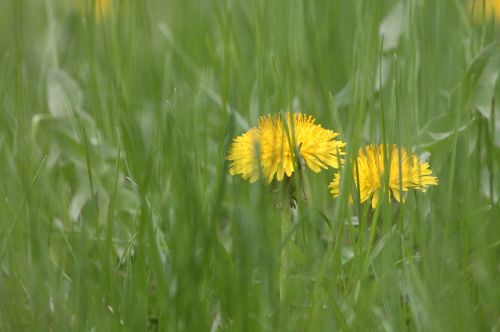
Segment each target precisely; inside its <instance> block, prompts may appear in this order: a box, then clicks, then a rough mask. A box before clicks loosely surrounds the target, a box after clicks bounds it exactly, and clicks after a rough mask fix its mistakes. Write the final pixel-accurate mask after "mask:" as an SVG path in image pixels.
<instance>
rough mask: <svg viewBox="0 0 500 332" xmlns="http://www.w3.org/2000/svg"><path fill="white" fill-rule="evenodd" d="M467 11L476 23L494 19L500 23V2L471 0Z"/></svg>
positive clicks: (498, 0) (497, 0)
mask: <svg viewBox="0 0 500 332" xmlns="http://www.w3.org/2000/svg"><path fill="white" fill-rule="evenodd" d="M467 9H468V10H469V13H470V14H471V15H472V18H473V20H474V22H476V23H480V22H482V21H489V20H490V19H492V18H495V20H496V21H500V0H469V1H468V4H467Z"/></svg>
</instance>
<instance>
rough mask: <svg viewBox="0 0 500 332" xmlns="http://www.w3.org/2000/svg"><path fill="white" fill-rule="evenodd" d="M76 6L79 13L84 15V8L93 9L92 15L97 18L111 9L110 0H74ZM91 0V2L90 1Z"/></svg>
mask: <svg viewBox="0 0 500 332" xmlns="http://www.w3.org/2000/svg"><path fill="white" fill-rule="evenodd" d="M75 1H76V8H77V9H78V11H79V12H80V14H81V15H85V10H86V9H87V8H93V9H94V15H95V17H96V18H97V19H102V18H104V17H106V16H108V14H109V13H110V11H111V0H92V1H87V0H75ZM92 2H93V3H92Z"/></svg>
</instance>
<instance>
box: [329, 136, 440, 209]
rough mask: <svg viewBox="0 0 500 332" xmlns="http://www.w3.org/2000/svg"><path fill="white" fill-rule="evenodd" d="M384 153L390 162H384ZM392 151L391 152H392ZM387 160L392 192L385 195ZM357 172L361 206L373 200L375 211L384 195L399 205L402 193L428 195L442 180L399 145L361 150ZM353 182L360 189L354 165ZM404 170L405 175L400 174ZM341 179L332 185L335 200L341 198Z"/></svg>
mask: <svg viewBox="0 0 500 332" xmlns="http://www.w3.org/2000/svg"><path fill="white" fill-rule="evenodd" d="M384 150H386V151H385V153H387V158H384ZM389 150H390V151H389ZM385 159H387V163H388V165H389V168H390V169H389V179H388V185H389V188H388V190H385V191H384V188H383V185H384V183H383V182H384V179H383V176H384V168H385V164H384V163H385ZM356 160H357V168H358V170H359V194H360V201H361V203H363V202H366V201H367V200H369V199H370V198H371V206H372V208H375V207H376V206H377V204H378V202H379V200H380V196H381V195H382V193H383V192H386V193H387V194H388V199H389V201H390V196H391V194H392V196H393V197H394V199H395V200H396V201H398V202H400V201H401V193H400V189H401V190H402V191H403V192H407V191H408V189H415V190H418V191H422V192H425V191H426V190H427V188H428V187H429V186H431V185H437V184H438V179H437V178H436V177H435V176H433V175H432V171H431V170H430V168H429V164H428V163H427V162H421V161H420V160H419V159H418V158H417V156H416V155H410V154H409V153H408V152H407V151H406V150H405V149H403V148H399V149H398V147H397V146H396V145H393V146H392V149H391V147H390V146H386V149H384V146H383V145H368V146H366V147H365V149H362V148H360V149H359V151H358V156H357V159H356ZM352 167H353V179H354V183H355V185H356V188H357V186H358V183H357V181H358V177H357V176H356V165H353V166H352ZM400 167H401V173H400ZM340 180H341V175H340V174H339V173H337V174H335V177H334V179H333V181H332V182H331V183H330V186H329V188H330V192H331V193H332V194H333V196H334V197H338V196H339V194H340Z"/></svg>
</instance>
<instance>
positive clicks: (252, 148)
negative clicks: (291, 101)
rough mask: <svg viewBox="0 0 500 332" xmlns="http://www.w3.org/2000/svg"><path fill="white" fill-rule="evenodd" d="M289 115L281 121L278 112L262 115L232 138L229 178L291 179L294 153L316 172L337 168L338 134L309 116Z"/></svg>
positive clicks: (340, 151)
mask: <svg viewBox="0 0 500 332" xmlns="http://www.w3.org/2000/svg"><path fill="white" fill-rule="evenodd" d="M291 118H292V116H291V115H290V113H287V115H286V121H283V119H282V117H281V115H280V114H279V113H278V114H276V115H275V116H269V115H268V116H263V117H261V118H260V119H259V123H258V125H257V127H256V128H252V129H250V130H249V131H247V132H246V133H244V134H243V135H241V136H238V137H236V138H235V139H234V142H233V144H232V146H231V148H230V150H229V154H228V156H227V159H228V160H230V161H231V165H230V168H229V172H230V173H231V175H235V174H240V175H241V176H242V177H243V179H249V180H250V182H255V181H257V179H258V178H259V176H260V175H261V174H262V175H263V177H264V178H265V179H266V180H267V182H268V183H269V182H271V181H272V180H273V179H274V178H275V177H276V180H278V181H282V180H283V178H284V177H285V176H286V177H291V176H292V174H293V172H294V170H295V160H294V158H293V156H294V155H295V154H297V157H300V158H301V159H303V160H304V162H305V163H306V165H307V166H308V167H309V168H310V169H311V170H313V171H314V172H316V173H318V172H319V171H321V169H327V168H328V167H333V168H338V167H339V164H338V163H339V160H340V156H341V155H343V154H344V151H343V147H344V146H345V143H344V142H342V141H339V140H336V139H335V138H336V137H337V136H338V134H337V133H335V132H333V131H331V130H328V129H324V128H322V127H321V125H318V124H316V123H315V120H314V119H313V118H312V117H311V116H308V115H304V114H300V113H295V114H293V121H292V120H291Z"/></svg>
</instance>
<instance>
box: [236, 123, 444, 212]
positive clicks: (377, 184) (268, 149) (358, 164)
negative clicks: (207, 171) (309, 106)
mask: <svg viewBox="0 0 500 332" xmlns="http://www.w3.org/2000/svg"><path fill="white" fill-rule="evenodd" d="M285 117H286V119H283V118H282V116H281V115H280V114H276V115H274V116H270V115H267V116H263V117H260V119H259V121H258V125H257V127H254V128H252V129H250V130H248V131H247V132H246V133H244V134H242V135H241V136H238V137H236V138H235V139H234V140H233V143H232V145H231V147H230V149H229V153H228V155H227V157H226V159H227V160H229V161H230V162H231V164H230V167H229V172H230V174H231V175H237V174H239V175H241V177H242V178H243V179H245V180H249V181H250V182H255V181H257V180H258V179H259V177H260V176H261V175H262V176H263V177H264V178H265V179H266V181H267V183H269V182H271V181H273V180H274V179H276V181H282V180H283V179H286V178H290V177H291V176H292V175H293V173H294V171H295V167H296V165H298V163H300V162H302V161H303V163H304V164H305V165H307V167H309V168H310V169H311V170H312V171H314V172H316V173H318V172H320V171H321V169H328V168H329V167H331V168H334V169H339V168H340V167H341V165H342V163H343V162H344V161H343V159H342V156H344V155H345V152H344V147H345V145H346V143H344V142H342V141H341V140H338V139H337V138H338V133H336V132H334V131H331V130H328V129H325V128H322V127H321V125H319V124H316V121H315V120H314V118H313V117H311V116H310V115H305V114H300V113H294V114H293V115H291V114H290V113H287V114H286V116H285ZM350 162H352V163H353V164H352V170H353V172H352V176H353V182H354V183H355V185H356V189H357V190H358V192H359V195H360V197H359V199H360V201H361V202H362V203H363V202H366V201H368V200H371V206H372V208H376V207H377V205H378V202H379V201H380V199H381V195H384V193H385V194H386V195H387V199H388V200H389V201H390V199H391V196H392V197H394V199H395V200H396V201H397V202H401V200H402V199H403V197H401V194H404V193H406V192H407V191H408V190H409V189H415V190H417V191H422V192H425V191H426V190H427V188H428V187H429V186H432V185H437V184H438V179H437V178H436V177H435V176H433V175H432V171H431V170H430V168H429V164H428V163H427V162H422V161H420V160H419V159H418V158H417V156H416V155H414V154H411V153H409V152H407V151H406V150H405V149H404V148H401V147H398V146H396V145H392V146H390V145H385V146H384V145H368V146H366V147H365V148H360V149H359V152H358V156H357V157H356V158H354V160H351V161H350ZM386 167H387V171H388V173H387V174H386ZM340 174H341V173H340V172H338V173H336V174H335V175H334V178H333V180H332V182H331V183H330V186H329V188H330V192H331V193H332V194H333V196H334V197H338V196H339V195H340V183H341V175H340Z"/></svg>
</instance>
